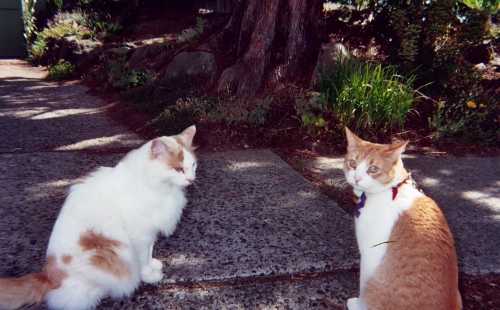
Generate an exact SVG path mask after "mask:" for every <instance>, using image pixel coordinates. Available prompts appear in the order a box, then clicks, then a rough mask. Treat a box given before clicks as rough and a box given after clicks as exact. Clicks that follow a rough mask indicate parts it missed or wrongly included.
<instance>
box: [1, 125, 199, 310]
mask: <svg viewBox="0 0 500 310" xmlns="http://www.w3.org/2000/svg"><path fill="white" fill-rule="evenodd" d="M194 134H195V127H194V126H191V127H189V128H188V129H186V130H185V131H184V132H183V133H182V134H180V135H178V136H173V137H161V138H157V139H155V140H152V141H149V142H147V143H146V144H145V145H143V146H142V147H141V148H139V149H137V150H134V151H132V152H130V153H129V154H127V155H126V156H125V158H124V159H123V160H122V161H121V162H120V163H118V165H117V166H116V167H114V168H106V167H101V168H99V169H98V170H96V171H95V172H93V173H91V174H90V175H88V176H87V177H84V178H82V179H80V180H78V182H77V183H76V184H75V185H73V186H72V187H71V188H70V191H69V195H68V197H67V199H66V201H65V203H64V205H63V207H62V210H61V212H60V214H59V217H58V218H57V221H56V223H55V225H54V228H53V231H52V234H51V237H50V241H49V245H48V249H47V258H49V257H55V258H56V262H57V263H56V266H55V267H54V268H56V270H57V272H59V273H60V274H63V275H64V276H63V277H62V278H63V280H62V282H61V283H60V285H59V287H57V288H55V289H52V290H49V291H48V294H47V295H46V297H45V300H46V302H47V305H48V306H49V308H52V309H68V310H70V309H71V310H78V309H92V308H94V307H96V306H97V305H98V304H99V303H100V300H101V299H102V298H104V297H107V296H111V297H113V298H123V297H129V296H131V295H132V294H133V292H134V290H135V289H136V288H137V287H138V285H139V284H140V282H141V281H143V282H145V283H156V282H158V281H160V280H161V279H162V277H163V274H162V267H163V265H162V263H161V261H159V260H157V259H154V258H152V251H153V244H154V242H155V240H156V237H157V234H158V232H162V233H163V234H164V235H165V236H169V235H171V234H172V233H173V232H174V230H175V228H176V226H177V223H178V222H179V219H180V217H181V213H182V209H183V208H184V206H185V205H186V202H187V200H186V198H185V194H184V188H185V187H186V186H187V185H189V184H191V183H192V182H193V181H194V179H195V172H196V158H195V156H194V154H193V153H192V147H191V142H192V139H193V136H194ZM179 159H182V161H181V162H180V161H179ZM172 165H173V166H172ZM89 231H91V232H93V233H94V234H95V235H97V236H102V237H104V238H106V239H105V240H112V241H113V242H117V243H118V244H120V246H116V247H113V248H111V249H104V250H103V253H105V254H106V253H108V254H110V255H111V256H112V257H114V256H113V255H115V254H117V255H116V256H117V257H118V258H119V259H120V260H121V262H123V263H124V266H126V267H125V268H123V270H118V271H117V273H118V274H112V273H109V272H107V271H106V270H103V268H101V269H99V268H95V266H93V265H92V264H91V259H92V255H94V254H95V251H92V250H85V248H83V247H82V245H81V238H82V236H84V235H85V234H86V233H88V232H89ZM98 246H99V245H96V247H98ZM106 251H108V252H106ZM109 251H111V252H109ZM64 257H66V258H70V259H67V260H66V262H64V259H63V258H64ZM68 261H69V262H68ZM111 263H112V262H111ZM54 268H53V269H54ZM0 299H1V294H0ZM0 305H2V303H1V302H0Z"/></svg>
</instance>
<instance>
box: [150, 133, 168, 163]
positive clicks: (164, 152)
mask: <svg viewBox="0 0 500 310" xmlns="http://www.w3.org/2000/svg"><path fill="white" fill-rule="evenodd" d="M172 154H173V153H172V150H171V149H170V148H169V147H168V146H167V145H166V144H165V142H163V141H161V140H160V139H159V138H158V139H154V140H153V141H152V143H151V157H152V158H153V159H160V160H165V159H167V158H169V157H170V156H171V155H172Z"/></svg>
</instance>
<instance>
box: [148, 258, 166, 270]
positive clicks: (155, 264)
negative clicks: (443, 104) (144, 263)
mask: <svg viewBox="0 0 500 310" xmlns="http://www.w3.org/2000/svg"><path fill="white" fill-rule="evenodd" d="M149 266H150V267H151V268H153V269H154V270H158V271H161V270H162V269H163V263H162V262H161V261H160V260H158V259H156V258H152V259H151V260H150V261H149Z"/></svg>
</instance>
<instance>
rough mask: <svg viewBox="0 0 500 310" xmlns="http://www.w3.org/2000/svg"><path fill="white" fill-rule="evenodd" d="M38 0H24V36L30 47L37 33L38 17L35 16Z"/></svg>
mask: <svg viewBox="0 0 500 310" xmlns="http://www.w3.org/2000/svg"><path fill="white" fill-rule="evenodd" d="M36 1H37V0H23V2H24V3H23V8H24V12H23V23H24V37H25V38H26V41H27V42H28V47H29V46H30V45H31V43H32V42H33V39H34V37H35V33H36V25H35V22H36V18H35V5H36Z"/></svg>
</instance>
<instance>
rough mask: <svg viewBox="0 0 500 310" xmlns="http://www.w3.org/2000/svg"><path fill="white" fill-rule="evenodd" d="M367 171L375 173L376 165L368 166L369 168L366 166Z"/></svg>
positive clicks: (376, 170)
mask: <svg viewBox="0 0 500 310" xmlns="http://www.w3.org/2000/svg"><path fill="white" fill-rule="evenodd" d="M368 172H370V173H377V172H378V167H377V166H370V168H368Z"/></svg>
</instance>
